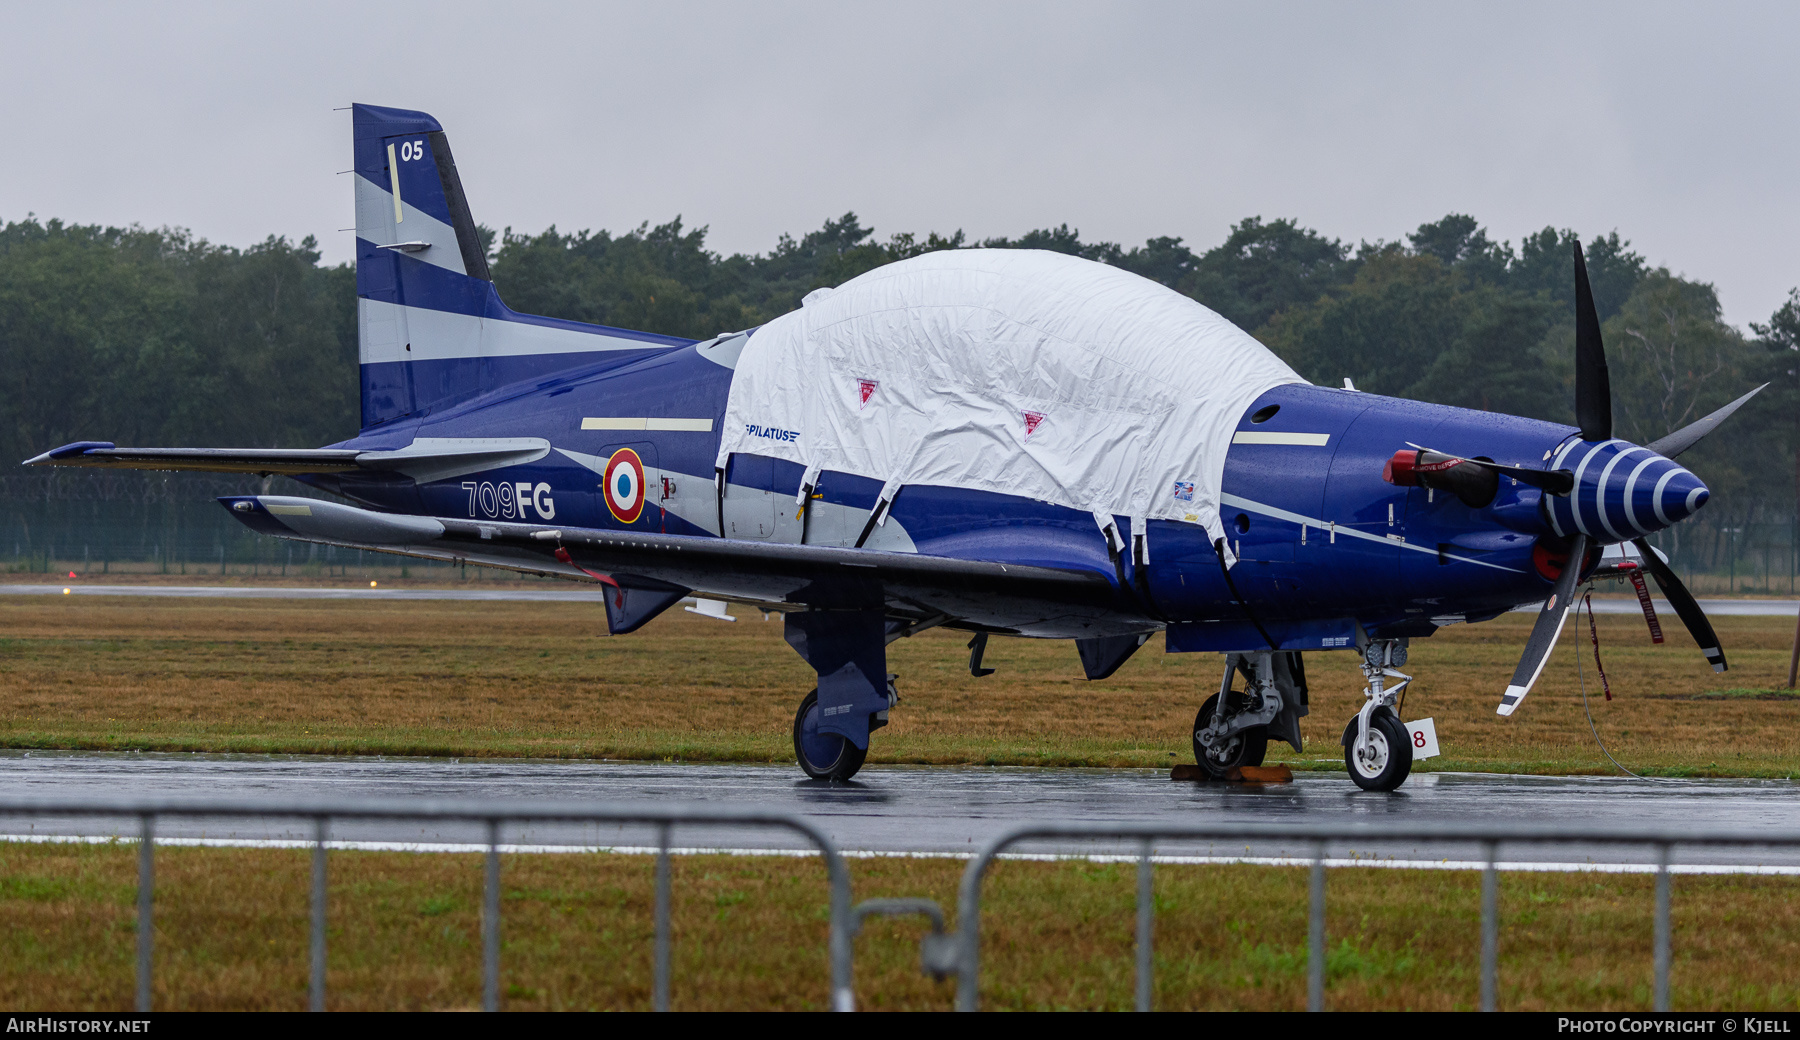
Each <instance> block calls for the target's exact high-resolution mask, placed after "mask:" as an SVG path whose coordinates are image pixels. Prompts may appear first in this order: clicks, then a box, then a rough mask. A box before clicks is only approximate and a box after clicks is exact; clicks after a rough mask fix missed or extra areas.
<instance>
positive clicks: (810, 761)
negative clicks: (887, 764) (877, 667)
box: [794, 675, 900, 780]
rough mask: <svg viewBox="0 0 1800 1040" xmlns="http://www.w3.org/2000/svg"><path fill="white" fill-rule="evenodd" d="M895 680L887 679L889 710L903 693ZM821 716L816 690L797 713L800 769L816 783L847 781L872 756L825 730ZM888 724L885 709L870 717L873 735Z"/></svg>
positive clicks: (795, 755)
mask: <svg viewBox="0 0 1800 1040" xmlns="http://www.w3.org/2000/svg"><path fill="white" fill-rule="evenodd" d="M894 678H895V676H893V675H889V676H888V677H887V695H888V706H889V708H892V707H893V705H895V704H897V703H899V701H900V694H899V693H898V692H897V691H896V690H895V689H894ZM822 714H823V713H822V712H821V711H820V710H819V691H818V690H817V689H814V690H812V691H811V692H809V693H808V694H807V695H806V697H805V698H804V699H803V700H801V702H800V710H799V711H797V712H795V713H794V757H795V758H797V759H799V760H800V769H801V770H802V771H803V772H805V773H806V775H807V776H809V777H812V778H813V779H814V780H848V779H850V778H851V777H853V776H855V775H856V771H857V770H859V769H861V768H862V766H863V759H865V758H867V757H869V749H868V748H866V747H861V748H859V747H857V746H856V745H855V744H853V743H851V742H850V741H849V740H848V739H847V738H845V737H840V736H838V735H837V734H836V733H826V732H824V731H822V730H821V729H820V728H819V719H820V717H821V715H822ZM887 723H888V713H887V711H885V710H883V711H878V712H875V713H873V714H871V715H870V716H869V730H870V731H871V732H873V731H874V730H878V729H880V728H881V727H883V726H885V725H887Z"/></svg>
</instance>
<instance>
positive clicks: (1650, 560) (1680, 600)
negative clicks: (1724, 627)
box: [1631, 387, 1761, 672]
mask: <svg viewBox="0 0 1800 1040" xmlns="http://www.w3.org/2000/svg"><path fill="white" fill-rule="evenodd" d="M1757 389H1761V387H1758V388H1757ZM1751 392H1752V393H1755V391H1751ZM1727 407H1736V405H1728V406H1727ZM1701 421H1702V422H1704V421H1705V420H1704V419H1703V420H1701ZM1631 544H1632V545H1635V546H1637V551H1638V555H1639V556H1642V557H1643V558H1644V569H1645V570H1647V571H1649V572H1650V576H1651V577H1652V578H1655V579H1656V584H1657V586H1658V587H1660V588H1661V589H1662V591H1663V595H1664V596H1667V597H1668V598H1669V605H1670V606H1672V607H1674V608H1675V613H1676V614H1677V615H1679V616H1680V618H1681V623H1682V624H1684V625H1686V626H1687V630H1688V632H1689V633H1690V634H1691V635H1693V637H1694V642H1696V643H1698V644H1699V645H1700V652H1701V653H1703V654H1705V655H1706V663H1707V664H1710V665H1712V667H1713V671H1715V672H1722V671H1724V670H1725V669H1726V668H1728V667H1729V665H1727V664H1726V663H1725V651H1723V650H1721V649H1719V637H1718V635H1717V634H1715V633H1714V632H1713V627H1712V622H1711V621H1708V620H1707V619H1706V612H1705V611H1704V610H1701V609H1700V604H1699V603H1697V602H1695V600H1694V595H1693V593H1691V592H1689V591H1688V590H1687V586H1686V585H1683V584H1682V583H1681V579H1680V578H1677V577H1676V576H1675V572H1674V571H1672V570H1670V569H1669V565H1668V564H1666V563H1664V562H1663V560H1662V557H1660V556H1658V555H1656V551H1655V550H1654V549H1651V548H1650V543H1649V542H1647V541H1645V540H1644V539H1642V538H1634V539H1632V542H1631Z"/></svg>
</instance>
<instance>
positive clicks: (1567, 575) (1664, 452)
mask: <svg viewBox="0 0 1800 1040" xmlns="http://www.w3.org/2000/svg"><path fill="white" fill-rule="evenodd" d="M1766 385H1768V384H1766V383H1765V384H1764V386H1766ZM1761 390H1762V387H1760V386H1759V387H1757V388H1756V389H1755V390H1752V391H1750V392H1749V393H1747V394H1745V395H1744V396H1742V397H1740V398H1738V399H1737V400H1735V401H1733V402H1731V403H1730V404H1728V405H1726V406H1725V407H1723V408H1721V409H1719V410H1718V411H1716V412H1713V413H1712V414H1711V415H1708V416H1706V417H1705V418H1703V419H1700V420H1698V421H1696V422H1693V423H1689V424H1688V425H1687V426H1684V427H1682V428H1681V429H1679V430H1676V431H1675V432H1674V433H1671V434H1669V435H1668V436H1666V437H1664V438H1662V439H1661V440H1658V441H1656V442H1654V443H1652V444H1649V445H1647V447H1648V448H1649V450H1651V451H1653V452H1655V453H1656V454H1658V455H1661V456H1662V457H1664V458H1674V457H1675V456H1676V455H1679V454H1681V453H1682V452H1684V451H1686V450H1687V449H1688V448H1691V447H1693V446H1694V444H1695V443H1697V442H1698V441H1699V440H1700V438H1702V437H1705V436H1706V435H1707V434H1709V433H1711V432H1712V431H1713V430H1715V429H1717V428H1718V427H1719V424H1721V423H1723V422H1724V421H1725V420H1726V419H1728V418H1730V417H1731V413H1733V412H1735V411H1737V410H1738V409H1739V408H1741V407H1742V406H1743V405H1744V402H1746V401H1748V400H1750V398H1752V397H1754V396H1756V394H1757V393H1758V392H1759V391H1761ZM1575 422H1576V425H1578V426H1580V427H1581V439H1582V440H1584V441H1589V442H1596V441H1607V440H1610V439H1611V438H1612V432H1613V421H1612V379H1611V377H1610V376H1609V375H1608V373H1607V370H1606V347H1605V345H1604V344H1603V343H1602V342H1601V339H1600V316H1599V313H1598V312H1597V311H1596V310H1595V309H1594V291H1593V288H1592V286H1590V285H1589V284H1588V273H1587V261H1586V259H1585V258H1584V257H1583V256H1582V254H1581V243H1580V242H1576V243H1575ZM1469 461H1473V460H1469ZM1491 468H1495V469H1499V467H1491ZM1509 475H1514V474H1509ZM1545 476H1549V474H1545ZM1536 486H1538V487H1544V488H1545V489H1546V490H1547V491H1548V490H1552V489H1551V488H1549V487H1547V486H1546V485H1545V484H1543V483H1538V484H1536ZM1696 494H1698V492H1696ZM1588 544H1589V540H1588V536H1587V535H1586V534H1579V533H1578V534H1575V535H1574V536H1573V538H1572V540H1571V543H1570V546H1569V562H1568V563H1567V564H1566V565H1565V566H1564V567H1563V570H1562V573H1561V574H1559V575H1558V576H1557V578H1556V584H1555V585H1554V586H1553V587H1552V589H1551V590H1550V598H1549V599H1547V600H1545V601H1544V605H1543V607H1542V608H1541V609H1540V610H1539V611H1538V616H1537V622H1536V623H1535V624H1534V625H1532V628H1531V637H1530V638H1529V639H1528V640H1526V643H1525V653H1524V655H1523V656H1521V657H1520V658H1519V667H1518V668H1516V669H1514V670H1513V677H1512V682H1511V683H1510V684H1508V685H1507V687H1506V693H1505V694H1504V695H1503V696H1502V697H1501V698H1500V707H1499V713H1500V714H1502V715H1511V714H1512V713H1513V711H1514V710H1515V709H1516V708H1518V706H1519V702H1520V701H1522V700H1524V699H1525V695H1526V694H1527V693H1529V692H1531V687H1532V685H1533V684H1534V683H1536V682H1537V678H1538V676H1539V675H1540V674H1542V672H1543V670H1544V664H1545V662H1546V661H1548V660H1549V659H1550V651H1551V650H1553V649H1555V648H1556V640H1557V637H1559V636H1560V635H1562V629H1563V623H1564V622H1565V621H1567V620H1568V615H1569V609H1570V608H1571V607H1572V606H1574V595H1575V585H1576V582H1577V581H1578V580H1579V579H1580V572H1581V570H1582V566H1583V564H1584V563H1585V562H1586V558H1587V550H1588ZM1632 544H1633V545H1635V546H1637V550H1638V553H1639V554H1640V555H1641V556H1642V557H1643V560H1644V568H1645V569H1646V570H1648V571H1649V572H1650V576H1651V577H1652V578H1654V579H1656V584H1657V585H1658V586H1659V587H1661V589H1662V591H1663V595H1664V596H1667V597H1668V599H1669V603H1670V605H1671V606H1673V607H1674V608H1675V613H1676V615H1677V616H1679V617H1680V618H1681V622H1682V624H1684V625H1686V626H1687V630H1688V633H1689V634H1690V635H1692V636H1693V637H1694V642H1695V643H1697V644H1698V645H1699V647H1700V652H1701V653H1703V654H1705V655H1706V660H1707V663H1708V664H1711V665H1712V667H1713V671H1715V672H1722V671H1724V670H1725V669H1726V667H1727V666H1726V663H1725V652H1724V651H1723V650H1721V649H1720V648H1719V637H1718V635H1717V634H1716V633H1714V632H1713V627H1712V622H1710V621H1708V620H1707V619H1706V612H1705V611H1703V610H1701V609H1700V604H1699V603H1698V602H1696V601H1695V599H1694V596H1693V593H1690V592H1689V591H1688V590H1687V586H1685V585H1683V584H1682V583H1681V579H1680V578H1678V577H1676V576H1675V572H1674V571H1672V570H1670V569H1669V565H1668V564H1666V563H1664V562H1663V560H1662V557H1660V556H1658V555H1656V553H1655V551H1653V550H1652V549H1651V548H1650V544H1649V542H1647V541H1645V540H1644V539H1643V538H1637V539H1634V540H1633V541H1632Z"/></svg>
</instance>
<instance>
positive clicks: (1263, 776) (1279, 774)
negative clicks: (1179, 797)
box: [1169, 765, 1294, 784]
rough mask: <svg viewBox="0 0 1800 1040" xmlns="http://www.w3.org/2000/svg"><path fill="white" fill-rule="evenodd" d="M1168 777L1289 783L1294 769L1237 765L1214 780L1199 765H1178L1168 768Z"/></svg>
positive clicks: (1226, 781) (1230, 782) (1191, 779)
mask: <svg viewBox="0 0 1800 1040" xmlns="http://www.w3.org/2000/svg"><path fill="white" fill-rule="evenodd" d="M1169 779H1171V780H1188V781H1195V782H1199V783H1227V784H1232V783H1236V784H1289V783H1293V782H1294V771H1293V770H1292V769H1289V768H1288V767H1287V766H1282V765H1274V766H1239V767H1237V768H1235V769H1233V770H1231V771H1230V772H1228V773H1226V774H1225V776H1224V778H1223V779H1220V780H1215V779H1214V778H1213V775H1212V774H1211V773H1209V772H1207V771H1206V770H1204V769H1202V768H1200V767H1199V766H1190V765H1179V766H1176V767H1175V768H1174V769H1171V770H1169Z"/></svg>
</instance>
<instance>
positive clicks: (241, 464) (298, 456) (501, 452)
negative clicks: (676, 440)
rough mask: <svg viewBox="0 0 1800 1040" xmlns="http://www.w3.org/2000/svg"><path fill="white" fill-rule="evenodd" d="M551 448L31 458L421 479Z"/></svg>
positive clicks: (94, 448)
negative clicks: (377, 474)
mask: <svg viewBox="0 0 1800 1040" xmlns="http://www.w3.org/2000/svg"><path fill="white" fill-rule="evenodd" d="M549 453H550V442H549V441H547V440H544V439H543V438H542V437H420V438H418V439H417V440H415V441H413V442H412V443H411V444H409V445H407V446H406V447H404V448H400V449H398V450H395V451H361V450H358V449H356V448H299V449H289V448H120V447H117V446H115V445H113V444H112V443H111V442H109V441H76V442H75V443H74V444H65V445H63V446H62V447H60V448H55V449H53V450H51V451H47V452H45V453H43V454H42V455H39V456H37V457H36V458H31V459H26V460H25V462H24V465H27V466H88V467H98V468H101V469H155V470H192V471H200V472H209V473H258V474H263V475H267V474H270V473H281V474H285V475H287V476H297V475H300V474H305V473H351V472H355V471H357V470H363V471H376V472H389V473H398V474H401V475H403V476H407V477H411V478H412V479H413V481H414V482H416V483H419V484H429V483H431V482H432V481H434V480H448V479H450V478H451V477H458V476H462V475H463V474H465V473H479V472H482V471H484V470H490V469H504V468H506V467H508V466H523V465H526V464H527V463H532V462H536V461H537V460H539V459H541V458H543V457H544V456H545V455H548V454H549Z"/></svg>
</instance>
